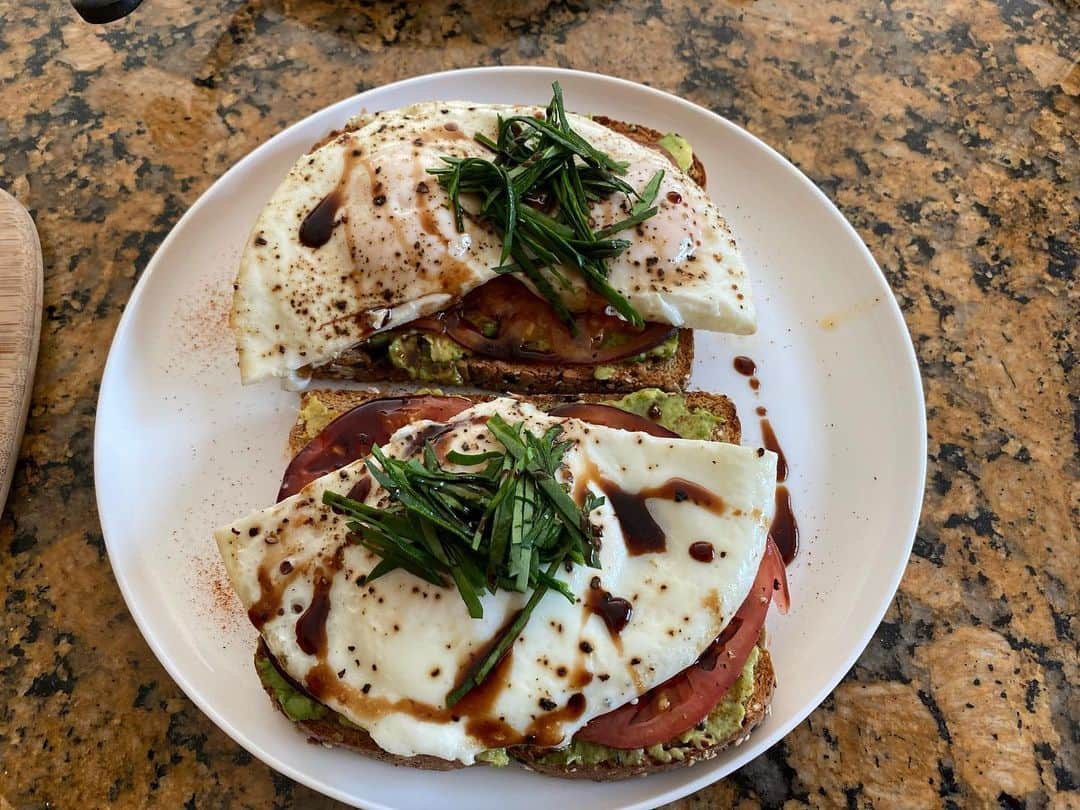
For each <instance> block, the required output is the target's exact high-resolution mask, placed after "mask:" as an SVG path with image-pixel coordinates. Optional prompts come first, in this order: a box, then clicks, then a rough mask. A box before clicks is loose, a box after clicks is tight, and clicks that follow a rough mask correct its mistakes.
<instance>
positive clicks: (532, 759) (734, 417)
mask: <svg viewBox="0 0 1080 810" xmlns="http://www.w3.org/2000/svg"><path fill="white" fill-rule="evenodd" d="M383 396H386V393H385V392H382V391H355V390H342V389H316V390H312V391H306V392H304V394H303V395H302V397H301V407H300V410H299V412H298V414H297V419H296V422H295V423H294V424H293V427H292V430H291V431H290V433H289V451H290V454H291V455H295V454H297V453H299V452H300V450H301V449H303V447H304V445H306V444H307V443H308V442H309V441H311V439H313V438H314V437H315V436H316V435H318V433H319V432H320V431H321V430H322V429H323V427H325V426H326V425H327V424H328V423H329V422H330V421H331V420H333V419H335V418H337V417H338V416H340V415H341V414H343V413H345V412H346V411H348V410H350V409H351V408H355V407H356V406H358V405H362V404H364V403H365V402H369V401H371V400H373V399H377V398H379V397H383ZM495 396H496V395H495V394H480V395H476V396H470V397H469V398H470V399H474V400H476V401H477V402H481V401H486V400H490V399H493V398H494V397H495ZM683 396H684V397H685V399H686V404H687V407H688V408H690V409H691V410H698V409H704V410H707V411H709V412H710V413H712V415H713V416H715V417H716V424H715V425H714V427H713V430H712V434H711V435H710V436H709V439H710V440H712V441H722V442H730V443H733V444H737V443H738V442H739V439H740V437H741V426H740V423H739V417H738V414H737V413H736V410H735V406H734V404H733V403H732V402H731V400H730V399H728V398H727V397H726V396H723V395H722V394H712V393H708V392H704V391H692V392H689V393H687V394H684V395H683ZM525 399H526V400H527V401H529V402H531V403H533V404H534V405H536V406H537V407H539V408H544V409H549V408H553V407H555V406H556V405H559V404H562V403H566V402H592V403H597V402H600V403H602V402H604V401H605V400H607V399H609V397H607V396H605V395H603V394H596V393H592V394H583V395H578V396H560V395H554V394H540V395H532V396H528V397H525ZM758 646H759V649H760V652H759V656H758V663H757V665H756V666H755V668H754V689H753V692H752V694H751V695H750V697H749V698H748V699H747V701H746V703H745V712H746V713H745V715H744V718H743V722H742V724H741V726H740V727H739V728H738V729H737V730H736V731H735V732H733V733H732V734H731V735H729V736H728V737H726V738H724V739H721V740H716V741H715V742H713V743H711V744H709V745H707V746H703V747H699V746H697V745H689V744H687V745H679V744H676V745H673V746H672V747H677V748H679V751H678V754H677V755H673V756H672V757H671V759H670V761H667V762H664V761H660V760H658V759H655V758H652V757H649V756H648V755H647V754H646V761H645V762H642V763H640V764H635V765H632V766H630V765H623V764H619V763H614V762H604V763H600V764H595V765H552V764H549V763H545V762H544V761H543V759H542V757H543V754H544V751H543V750H540V749H530V748H528V747H525V746H523V747H517V748H514V749H512V750H511V751H510V752H509V753H510V754H511V756H512V758H513V759H514V760H516V761H517V762H519V763H520V764H522V765H524V766H525V767H527V768H529V769H531V770H534V771H537V772H540V773H545V774H548V775H551V776H559V777H565V778H571V779H593V780H598V781H609V780H613V779H623V778H627V777H631V776H642V775H645V774H649V773H655V772H659V771H665V770H670V769H672V768H678V767H685V766H687V765H692V764H693V763H695V762H701V761H703V760H707V759H711V758H712V757H715V756H716V755H717V754H719V753H720V752H721V751H723V750H724V749H726V748H728V747H730V746H732V745H738V744H740V743H741V742H742V741H743V740H744V739H746V737H747V736H748V735H749V734H750V732H751V731H752V730H753V729H754V727H755V726H757V725H758V723H760V722H761V721H762V720H763V719H764V718H765V716H766V715H767V713H768V706H769V701H770V699H771V697H772V692H773V688H774V686H775V675H774V672H773V668H772V661H771V658H770V657H769V653H768V651H767V650H766V649H765V640H764V634H763V636H762V638H761V639H759V641H758ZM255 658H256V661H258V660H259V659H260V658H269V659H270V660H271V662H273V658H272V656H271V655H270V652H269V650H268V649H267V648H266V646H265V644H263V642H262V641H261V640H260V642H259V647H258V649H257V650H256V653H255ZM275 666H276V664H275ZM278 671H279V672H281V670H280V668H279V669H278ZM281 674H282V676H283V677H284V678H286V680H288V681H289V682H290V683H292V684H293V686H294V688H296V689H298V690H300V691H303V690H302V689H301V688H300V687H299V686H298V685H297V684H296V683H295V681H292V679H291V678H289V677H288V675H287V674H286V673H284V672H281ZM263 688H264V690H265V691H266V693H267V694H268V695H269V696H270V700H271V702H272V703H273V704H274V706H275V707H276V708H277V709H278V710H279V711H280V710H281V707H280V705H279V704H278V701H277V700H276V699H275V697H274V693H273V690H272V689H271V688H270V687H268V686H266V685H264V687H263ZM294 722H295V723H296V725H297V726H298V727H299V728H300V729H302V730H303V731H304V732H305V733H306V734H307V735H308V739H309V741H310V742H313V743H320V744H323V745H328V746H339V747H342V748H348V749H350V750H352V751H357V752H359V753H361V754H364V755H366V756H370V757H373V758H375V759H378V760H380V761H382V762H389V763H392V764H394V765H402V766H407V767H412V768H422V769H426V770H452V769H456V768H460V767H463V766H462V765H461V764H460V763H458V762H452V761H448V760H444V759H440V758H438V757H430V756H416V757H399V756H396V755H394V754H390V753H387V752H386V751H384V750H382V749H381V748H379V746H378V745H377V744H376V743H375V741H374V740H372V739H371V736H370V735H369V734H368V733H367V732H366V731H364V730H363V729H361V728H358V727H356V726H354V725H351V724H350V725H344V724H342V723H341V722H339V721H338V720H337V718H336V717H335V716H334V715H333V714H329V715H327V716H325V717H322V718H319V719H312V720H299V721H294ZM669 750H670V749H669Z"/></svg>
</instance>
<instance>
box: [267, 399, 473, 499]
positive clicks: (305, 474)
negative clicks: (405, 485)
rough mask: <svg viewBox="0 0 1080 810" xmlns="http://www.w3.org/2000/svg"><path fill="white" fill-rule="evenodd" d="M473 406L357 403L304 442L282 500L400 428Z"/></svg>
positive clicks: (439, 401) (419, 401) (283, 488)
mask: <svg viewBox="0 0 1080 810" xmlns="http://www.w3.org/2000/svg"><path fill="white" fill-rule="evenodd" d="M472 405H473V403H472V402H470V401H469V400H467V399H465V397H440V396H434V395H420V396H411V397H384V398H381V399H373V400H370V401H369V402H365V403H364V404H363V405H357V406H356V407H355V408H353V409H352V410H351V411H347V412H346V413H343V414H342V415H341V416H339V417H338V418H337V419H335V420H334V421H333V422H331V423H330V424H329V425H327V426H326V427H325V428H323V431H322V432H321V433H320V434H319V435H318V436H316V437H315V438H314V439H312V440H311V441H310V442H308V443H307V444H306V445H304V448H303V449H302V450H301V451H300V452H299V453H297V454H296V457H295V458H294V459H293V460H292V462H290V464H289V466H288V468H286V470H285V475H284V478H283V480H282V482H281V490H280V491H279V492H278V500H279V501H281V500H284V499H285V498H288V497H289V496H290V495H295V494H296V493H297V492H299V491H300V490H301V489H303V488H304V487H305V486H307V485H308V484H310V483H311V482H312V481H314V480H315V479H316V478H321V477H322V476H324V475H326V474H327V473H330V472H333V471H334V470H337V469H340V468H341V467H344V466H345V465H346V464H351V463H352V462H354V461H356V460H357V459H358V458H363V457H364V456H366V455H367V454H368V453H370V452H371V445H373V444H384V443H385V442H386V441H387V440H388V439H389V438H390V436H391V434H392V433H393V432H394V431H395V430H397V429H398V428H400V427H403V426H404V425H407V424H409V423H410V422H415V421H417V420H420V419H430V420H432V421H434V422H445V421H446V420H447V419H450V418H451V417H454V416H457V415H458V414H459V413H461V412H462V411H463V410H465V409H466V408H469V407H471V406H472Z"/></svg>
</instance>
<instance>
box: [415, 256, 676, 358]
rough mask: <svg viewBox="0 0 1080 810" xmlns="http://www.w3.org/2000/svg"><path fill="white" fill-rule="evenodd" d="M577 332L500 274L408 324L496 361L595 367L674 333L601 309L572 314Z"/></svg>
mask: <svg viewBox="0 0 1080 810" xmlns="http://www.w3.org/2000/svg"><path fill="white" fill-rule="evenodd" d="M574 323H575V326H576V330H577V333H576V334H574V333H572V332H571V331H570V329H569V328H568V327H567V325H566V324H564V323H563V322H562V321H561V320H559V317H558V315H556V313H555V310H554V309H552V307H551V305H550V304H549V303H548V302H547V301H545V300H544V299H542V298H538V297H537V296H536V295H534V294H533V293H532V291H530V290H529V288H528V287H526V286H525V285H524V284H522V283H521V282H520V281H518V280H517V279H514V278H512V277H510V276H499V277H497V278H494V279H492V280H491V281H489V282H488V283H487V284H484V285H482V286H480V287H477V288H476V289H475V290H473V291H472V292H470V293H469V294H468V295H466V296H465V297H464V298H463V299H462V300H461V302H460V303H459V304H458V305H457V306H454V307H452V308H451V309H449V310H447V311H446V312H443V313H441V314H440V315H438V316H436V317H432V318H423V319H421V320H418V321H414V322H413V323H411V324H409V326H410V327H412V328H414V329H422V330H425V331H429V332H438V333H441V334H445V335H447V336H448V337H450V338H451V339H452V340H454V341H455V342H457V343H459V344H460V345H462V346H464V347H465V348H467V349H469V350H471V351H474V352H476V353H477V354H482V355H485V356H486V357H495V358H497V359H499V360H523V361H527V362H539V363H550V364H556V363H571V364H578V365H583V364H599V363H612V362H616V361H619V360H625V359H626V358H628V357H633V356H634V355H637V354H641V353H642V352H646V351H648V350H649V349H652V348H654V347H655V346H658V345H660V344H661V343H663V342H664V341H665V340H667V339H668V338H669V337H671V335H673V334H674V333H675V329H674V328H673V327H671V326H669V325H667V324H661V323H648V324H645V326H644V328H642V329H635V328H634V327H633V326H631V325H630V324H629V323H627V322H626V321H624V320H622V319H621V318H617V317H615V316H614V315H607V314H605V313H604V312H603V311H590V312H582V313H578V314H576V315H575V316H574Z"/></svg>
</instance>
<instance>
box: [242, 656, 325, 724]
mask: <svg viewBox="0 0 1080 810" xmlns="http://www.w3.org/2000/svg"><path fill="white" fill-rule="evenodd" d="M255 668H256V669H257V670H258V671H259V680H260V681H262V683H263V686H264V687H266V688H268V689H270V690H271V691H272V692H273V693H274V698H275V699H277V702H278V704H279V705H280V706H281V710H282V711H283V712H285V714H286V716H287V717H288V718H289V719H290V720H296V721H300V720H319V719H320V718H323V717H325V716H326V713H327V712H328V711H330V710H329V709H328V708H326V707H325V706H323V705H322V704H321V703H319V701H317V700H315V698H313V697H308V696H307V695H305V694H304V693H302V692H300V691H298V690H297V689H296V687H294V686H293V685H292V684H291V683H289V682H288V681H287V680H285V678H284V677H282V675H281V673H280V672H278V671H277V669H276V668H275V667H274V665H273V664H272V663H270V659H269V658H262V657H260V658H258V659H257V660H256V662H255ZM342 719H343V720H344V719H345V718H342Z"/></svg>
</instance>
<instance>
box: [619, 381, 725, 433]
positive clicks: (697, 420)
mask: <svg viewBox="0 0 1080 810" xmlns="http://www.w3.org/2000/svg"><path fill="white" fill-rule="evenodd" d="M606 404H608V405H614V406H615V407H616V408H621V409H622V410H624V411H630V413H636V414H637V415H638V416H644V417H646V418H648V419H652V420H653V421H654V422H656V423H657V424H658V425H662V426H663V427H666V428H667V429H668V430H673V431H675V432H676V433H678V434H679V435H680V436H682V437H683V438H684V439H700V440H705V439H710V438H712V435H713V432H714V431H715V430H716V426H717V425H718V424H720V418H719V417H718V416H716V414H714V413H712V412H711V411H708V410H706V409H705V408H693V409H691V408H690V407H689V406H688V405H687V404H686V397H684V396H683V395H682V394H669V393H667V392H666V391H661V390H660V389H659V388H643V389H641V390H640V391H635V392H634V393H632V394H627V395H626V396H625V397H623V398H622V399H612V400H608V401H607V403H606Z"/></svg>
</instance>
